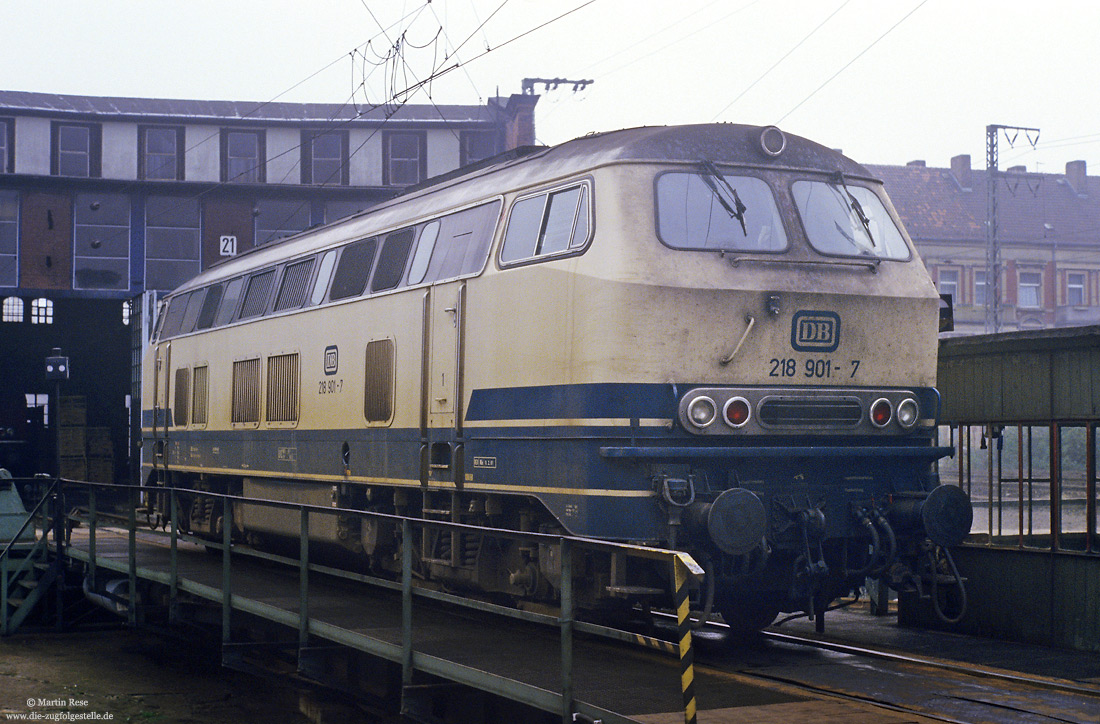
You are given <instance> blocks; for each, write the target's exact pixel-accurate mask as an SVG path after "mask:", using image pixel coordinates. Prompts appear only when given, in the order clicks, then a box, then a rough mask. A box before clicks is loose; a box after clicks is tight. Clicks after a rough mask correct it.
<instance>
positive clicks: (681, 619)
mask: <svg viewBox="0 0 1100 724" xmlns="http://www.w3.org/2000/svg"><path fill="white" fill-rule="evenodd" d="M673 568H674V569H675V581H676V594H675V603H676V629H677V630H676V633H677V636H678V638H679V642H680V688H681V689H682V690H683V693H684V724H696V721H695V649H694V648H693V647H692V645H691V615H690V614H691V603H690V601H689V600H688V593H689V589H690V586H689V585H688V584H689V583H690V582H691V575H690V573H689V571H688V568H687V566H686V565H685V564H684V562H683V561H681V560H680V557H679V556H676V557H675V559H674V562H673Z"/></svg>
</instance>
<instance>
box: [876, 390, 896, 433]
mask: <svg viewBox="0 0 1100 724" xmlns="http://www.w3.org/2000/svg"><path fill="white" fill-rule="evenodd" d="M893 416H894V409H893V408H892V407H890V401H889V400H887V399H886V398H885V397H880V398H879V399H877V400H875V402H874V404H873V405H871V424H872V425H874V426H875V427H886V426H887V425H888V424H889V423H890V419H891V418H892V417H893Z"/></svg>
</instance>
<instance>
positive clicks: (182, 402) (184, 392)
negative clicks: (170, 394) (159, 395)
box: [172, 367, 191, 426]
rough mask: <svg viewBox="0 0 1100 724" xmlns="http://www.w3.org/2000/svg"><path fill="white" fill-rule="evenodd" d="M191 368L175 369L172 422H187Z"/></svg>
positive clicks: (176, 423)
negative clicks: (174, 396)
mask: <svg viewBox="0 0 1100 724" xmlns="http://www.w3.org/2000/svg"><path fill="white" fill-rule="evenodd" d="M190 372H191V370H190V369H189V368H187V367H180V368H179V369H178V370H176V398H175V400H174V401H173V405H172V424H174V425H180V426H184V425H186V424H187V404H188V403H189V402H190V401H191V386H190V384H189V383H190V381H191V376H190Z"/></svg>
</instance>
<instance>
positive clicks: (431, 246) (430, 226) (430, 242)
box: [409, 221, 439, 284]
mask: <svg viewBox="0 0 1100 724" xmlns="http://www.w3.org/2000/svg"><path fill="white" fill-rule="evenodd" d="M438 238H439V222H438V221H432V222H429V223H427V224H425V225H424V228H423V229H421V230H420V241H418V242H417V243H416V253H415V254H413V260H412V265H411V266H409V284H419V283H420V282H422V281H424V275H426V274H427V273H428V262H429V261H431V258H432V251H434V250H435V242H436V240H437V239H438Z"/></svg>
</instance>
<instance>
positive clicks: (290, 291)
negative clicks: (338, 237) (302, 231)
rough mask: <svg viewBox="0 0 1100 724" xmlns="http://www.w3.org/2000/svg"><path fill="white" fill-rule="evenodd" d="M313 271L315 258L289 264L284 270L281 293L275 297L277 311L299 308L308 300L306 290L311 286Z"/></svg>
mask: <svg viewBox="0 0 1100 724" xmlns="http://www.w3.org/2000/svg"><path fill="white" fill-rule="evenodd" d="M312 271H313V259H312V258H309V259H305V260H303V261H298V262H294V263H293V264H287V265H286V269H284V270H283V283H282V285H280V287H279V295H278V296H277V297H275V311H276V312H281V311H283V310H284V309H297V308H298V307H300V306H302V303H303V302H304V301H305V300H306V290H307V288H308V287H309V276H310V272H312Z"/></svg>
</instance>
